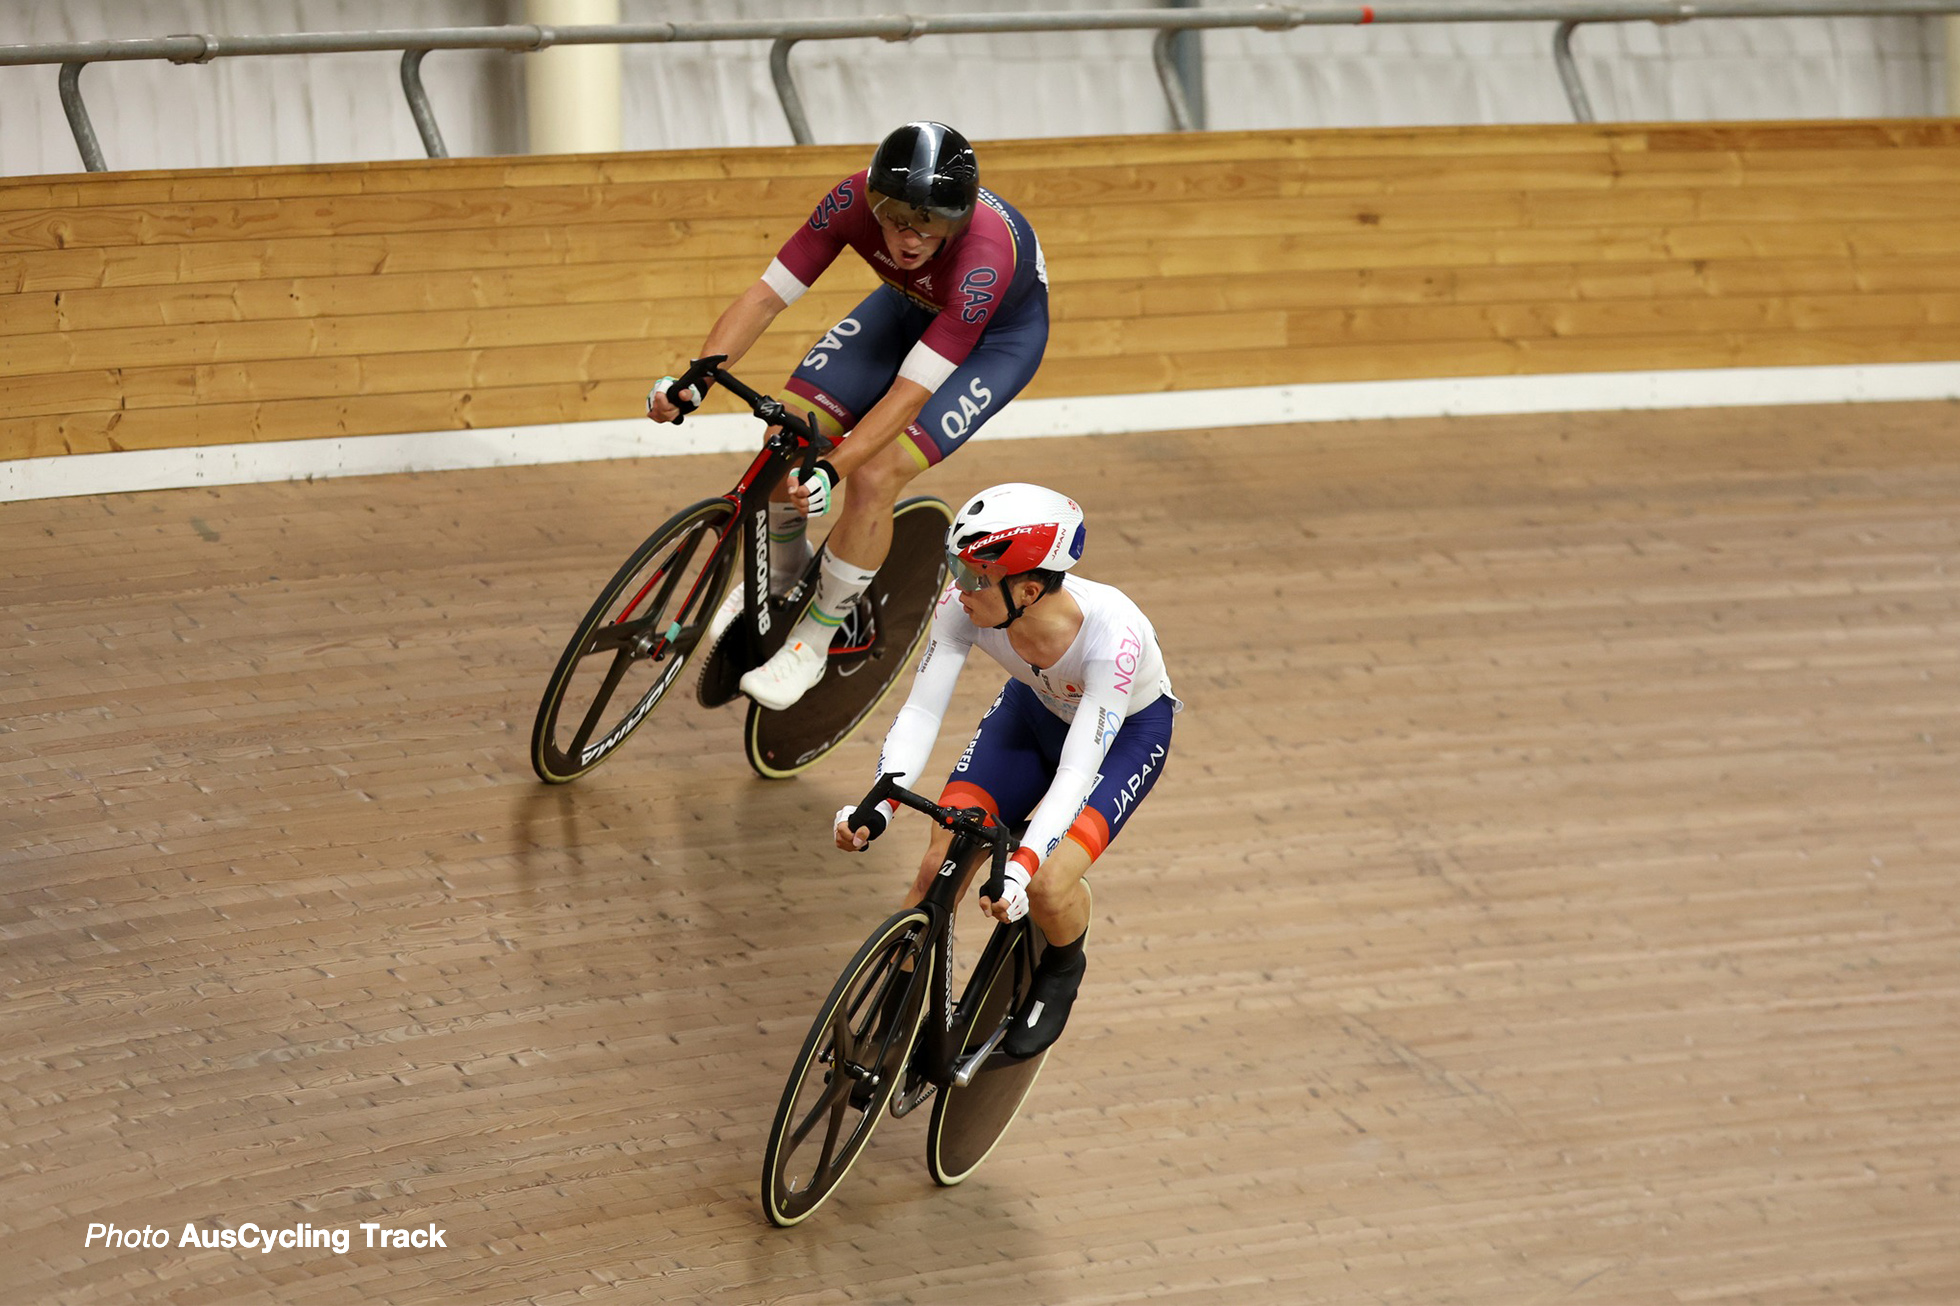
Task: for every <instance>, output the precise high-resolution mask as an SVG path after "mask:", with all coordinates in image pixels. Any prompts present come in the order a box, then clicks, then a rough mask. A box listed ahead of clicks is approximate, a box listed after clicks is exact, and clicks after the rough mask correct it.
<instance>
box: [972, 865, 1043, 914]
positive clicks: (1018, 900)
mask: <svg viewBox="0 0 1960 1306" xmlns="http://www.w3.org/2000/svg"><path fill="white" fill-rule="evenodd" d="M1033 861H1034V854H1033V853H1032V852H1030V851H1029V850H1028V849H1026V848H1019V849H1016V850H1015V853H1014V856H1013V857H1011V858H1010V859H1008V863H1007V884H1006V887H1005V888H1003V889H1002V890H1001V894H1000V898H999V900H998V901H993V900H989V899H988V898H986V897H984V896H983V897H982V898H981V899H980V910H982V911H984V912H986V913H987V914H988V915H989V916H991V917H993V918H994V919H995V920H997V921H1001V922H1003V923H1006V922H1010V921H1018V920H1020V919H1021V918H1022V917H1023V916H1025V915H1027V914H1028V881H1029V880H1031V879H1033V878H1034V872H1033V871H1032V870H1030V869H1029V866H1028V863H1029V862H1033ZM1037 865H1039V863H1037Z"/></svg>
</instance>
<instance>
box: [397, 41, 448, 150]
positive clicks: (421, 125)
mask: <svg viewBox="0 0 1960 1306" xmlns="http://www.w3.org/2000/svg"><path fill="white" fill-rule="evenodd" d="M428 53H429V52H428V51H427V50H404V51H402V93H403V94H404V95H406V96H407V97H408V112H409V116H410V117H412V118H414V119H415V130H416V131H417V132H419V133H421V136H422V148H423V149H425V150H427V151H428V152H429V157H430V158H432V159H446V158H448V157H449V147H448V146H447V145H445V144H443V142H442V127H441V126H440V125H439V124H438V123H437V122H436V111H435V110H434V109H433V108H431V107H430V106H429V93H428V92H427V91H426V90H424V89H423V87H422V57H423V56H424V55H426V54H428Z"/></svg>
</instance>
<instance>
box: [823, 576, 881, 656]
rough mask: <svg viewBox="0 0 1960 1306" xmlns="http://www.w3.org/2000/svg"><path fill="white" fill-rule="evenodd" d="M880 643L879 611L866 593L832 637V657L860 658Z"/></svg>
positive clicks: (868, 593) (867, 592)
mask: <svg viewBox="0 0 1960 1306" xmlns="http://www.w3.org/2000/svg"><path fill="white" fill-rule="evenodd" d="M877 642H878V610H877V605H876V604H874V603H873V602H872V601H871V594H870V592H869V591H866V592H865V594H864V595H863V596H862V597H861V598H859V599H858V601H857V603H856V604H855V605H854V606H853V607H852V608H851V611H850V613H849V614H848V615H847V616H846V617H845V618H844V623H843V624H842V625H841V626H839V627H838V628H837V633H836V634H835V635H833V636H831V637H830V656H832V657H833V658H849V657H858V656H860V655H862V654H865V653H869V652H870V651H871V649H872V646H873V645H875V644H876V643H877Z"/></svg>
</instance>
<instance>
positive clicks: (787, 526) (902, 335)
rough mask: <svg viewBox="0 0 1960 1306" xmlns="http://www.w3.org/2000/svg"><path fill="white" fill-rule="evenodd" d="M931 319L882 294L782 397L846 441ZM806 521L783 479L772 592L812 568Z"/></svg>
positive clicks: (806, 359) (820, 348)
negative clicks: (786, 396) (795, 401)
mask: <svg viewBox="0 0 1960 1306" xmlns="http://www.w3.org/2000/svg"><path fill="white" fill-rule="evenodd" d="M931 322H932V317H931V315H930V314H929V313H926V312H925V311H924V310H922V309H920V308H918V307H916V306H914V305H913V304H911V303H910V302H909V301H907V300H906V298H905V297H904V296H903V295H901V294H899V293H898V292H897V291H895V290H892V289H891V288H890V287H888V286H880V287H879V288H878V289H877V290H874V291H872V292H871V294H869V295H868V296H866V297H865V298H864V300H863V301H862V302H861V303H859V304H858V306H857V307H856V308H854V309H852V310H851V311H850V312H849V313H848V314H846V315H845V316H844V317H843V318H841V319H840V320H839V321H838V322H837V324H836V325H835V326H833V327H831V328H830V330H829V331H827V332H825V333H824V335H823V337H822V339H820V340H818V341H817V342H816V343H815V344H814V345H812V346H811V347H810V351H809V352H808V353H806V354H805V355H804V356H803V362H802V363H801V364H800V365H799V366H798V367H797V369H796V371H795V372H793V373H791V374H790V378H789V380H788V381H787V382H786V383H785V384H784V387H783V388H784V390H785V391H786V392H788V393H789V394H790V395H793V396H795V397H796V399H798V400H801V401H802V402H801V403H800V404H798V405H796V406H797V407H799V408H801V409H802V410H803V411H806V412H810V413H814V414H815V415H816V419H817V427H818V429H819V430H821V431H822V432H823V434H825V435H826V436H828V437H830V439H832V440H841V439H843V438H844V436H845V435H847V434H849V433H850V431H851V429H852V428H853V427H855V426H856V425H857V423H858V418H860V417H862V416H863V415H864V414H865V413H866V412H868V411H869V410H870V408H871V406H872V405H873V404H875V403H877V402H878V400H879V399H880V398H881V397H882V396H883V395H884V393H885V392H886V391H887V390H889V389H891V385H892V381H893V380H894V379H896V378H897V376H898V368H899V364H900V363H902V362H903V361H904V358H905V353H906V351H907V350H909V349H910V348H911V347H912V345H913V344H914V343H915V342H916V341H917V340H918V338H919V336H920V335H921V334H923V333H924V331H925V329H926V327H927V326H929V325H931ZM808 527H809V522H808V519H807V518H805V517H804V516H803V514H802V513H800V512H798V511H797V510H796V508H795V507H794V505H792V504H791V503H790V501H789V482H788V479H787V478H785V479H784V480H783V481H782V482H781V483H780V484H778V485H777V486H776V488H775V490H774V491H773V492H772V493H771V494H770V503H769V543H770V550H769V559H770V588H771V590H772V591H774V592H775V593H777V594H781V593H782V592H783V591H785V590H787V589H788V588H789V587H790V586H791V585H793V584H795V583H796V581H797V579H798V578H799V577H801V576H802V575H803V569H804V568H805V567H806V566H808V565H809V561H810V545H809V541H808V538H807V531H808Z"/></svg>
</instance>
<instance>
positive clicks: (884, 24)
mask: <svg viewBox="0 0 1960 1306" xmlns="http://www.w3.org/2000/svg"><path fill="white" fill-rule="evenodd" d="M1954 13H1960V0H1698V2H1696V3H1687V2H1686V0H1566V2H1565V3H1557V2H1556V0H1430V2H1429V3H1420V2H1415V0H1411V2H1410V3H1396V2H1393V0H1392V2H1391V3H1389V4H1385V5H1381V6H1375V5H1359V4H1329V5H1315V6H1312V7H1308V6H1301V5H1283V4H1274V5H1260V6H1257V7H1255V8H1243V9H1223V8H1220V9H1197V8H1171V9H1111V10H1103V11H1079V12H1074V13H1006V14H940V15H935V16H917V15H909V14H890V15H883V16H880V17H876V18H812V19H788V20H783V19H742V20H734V21H728V22H687V23H624V24H617V25H608V26H583V27H541V26H532V25H520V26H505V27H443V28H429V29H426V30H419V31H377V32H301V33H287V34H283V35H272V36H209V35H203V36H199V35H190V36H162V37H151V38H146V39H140V40H116V41H74V42H67V43H61V44H43V45H6V46H0V67H6V66H22V65H31V64H57V65H59V66H60V69H61V73H60V77H59V87H60V93H61V104H62V108H63V110H64V111H65V112H66V113H67V115H68V123H69V127H70V129H71V130H72V131H73V132H74V135H75V144H76V146H77V148H79V149H80V151H81V155H82V161H83V164H84V166H86V167H87V168H88V169H89V171H91V172H102V171H105V170H106V169H107V166H108V165H107V163H106V162H105V160H104V159H103V157H102V148H101V145H100V143H99V142H98V141H97V139H96V135H95V128H94V126H93V124H92V123H91V122H90V121H89V115H88V106H87V104H86V103H84V101H83V99H82V89H81V75H82V70H83V69H84V68H86V67H87V66H88V65H89V64H92V63H111V62H123V61H129V60H142V59H164V60H168V61H170V62H171V63H177V64H204V63H210V62H211V61H212V60H214V59H223V58H240V57H244V56H248V55H251V56H257V55H288V54H348V53H360V52H375V51H394V50H399V51H401V52H402V61H401V82H402V91H403V94H405V95H406V96H407V97H408V108H409V112H410V114H411V115H413V117H414V119H415V127H416V130H417V131H418V132H419V133H420V134H421V137H422V145H423V148H424V149H426V150H427V151H428V154H429V157H430V158H447V157H448V154H449V151H448V149H447V147H446V146H445V145H444V144H443V139H442V130H441V128H440V127H439V126H438V124H437V122H436V116H435V111H434V109H433V108H432V107H431V106H430V104H429V97H428V94H427V92H426V91H425V89H424V88H423V85H422V61H423V59H424V58H425V57H426V56H427V55H428V54H429V53H430V52H432V51H435V50H507V51H511V52H513V53H519V54H529V53H533V52H536V51H539V50H545V49H549V48H551V47H552V46H555V45H671V44H681V43H687V42H699V41H768V42H770V47H769V71H770V75H771V77H772V78H773V79H774V82H775V86H776V96H777V99H778V100H779V101H780V102H781V104H782V109H783V116H784V117H785V118H786V119H788V121H789V128H790V134H791V135H792V136H793V137H794V138H795V140H796V142H797V144H799V145H808V144H810V143H812V142H813V141H814V140H815V135H814V133H813V132H812V131H811V130H810V119H809V114H808V113H807V111H806V110H805V109H804V107H803V98H802V96H801V95H800V94H799V93H798V92H797V89H796V80H795V78H794V77H793V76H792V74H791V72H790V65H789V56H790V51H791V50H793V49H794V48H795V47H796V46H797V45H798V44H800V43H802V42H804V41H843V40H864V39H873V38H875V39H878V40H883V41H916V40H918V39H919V38H921V37H925V36H972V35H994V34H1001V33H1028V32H1114V31H1150V32H1154V33H1156V39H1155V42H1154V44H1153V46H1152V58H1153V60H1154V62H1155V65H1156V69H1157V77H1158V81H1159V82H1160V83H1161V85H1162V87H1163V90H1164V99H1165V102H1166V104H1167V106H1168V107H1169V110H1170V117H1171V122H1172V123H1173V125H1174V126H1175V127H1176V128H1177V129H1178V130H1179V131H1190V130H1192V129H1194V127H1195V126H1196V125H1197V123H1198V122H1199V121H1200V110H1199V108H1198V107H1197V106H1196V105H1194V103H1193V99H1194V98H1195V97H1194V96H1193V95H1192V94H1190V93H1188V91H1187V74H1188V63H1187V74H1181V73H1180V70H1179V63H1180V59H1179V51H1178V48H1177V42H1176V40H1175V38H1177V37H1178V35H1179V34H1180V33H1187V32H1190V33H1195V32H1201V31H1209V30H1218V29H1226V28H1254V29H1257V30H1260V31H1268V32H1287V31H1292V30H1294V29H1296V28H1301V27H1356V26H1366V25H1369V24H1411V23H1469V22H1477V23H1490V22H1495V23H1518V22H1547V23H1555V24H1557V27H1556V29H1555V30H1554V33H1553V37H1552V58H1553V62H1554V64H1555V65H1556V67H1557V69H1558V75H1559V79H1560V81H1561V82H1562V84H1563V85H1564V88H1565V94H1566V99H1567V102H1568V103H1569V104H1570V105H1571V108H1572V114H1573V117H1574V118H1575V119H1576V120H1578V121H1580V122H1591V121H1593V111H1592V106H1591V103H1590V101H1589V100H1588V98H1587V96H1586V90H1585V84H1584V82H1583V80H1582V79H1581V78H1580V75H1579V68H1578V63H1577V61H1576V60H1575V59H1574V58H1573V55H1572V33H1573V31H1574V29H1575V28H1577V27H1578V26H1579V25H1580V24H1582V23H1607V22H1614V23H1621V22H1653V23H1680V22H1686V21H1688V20H1690V19H1697V18H1842V17H1927V16H1934V15H1941V14H1954Z"/></svg>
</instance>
